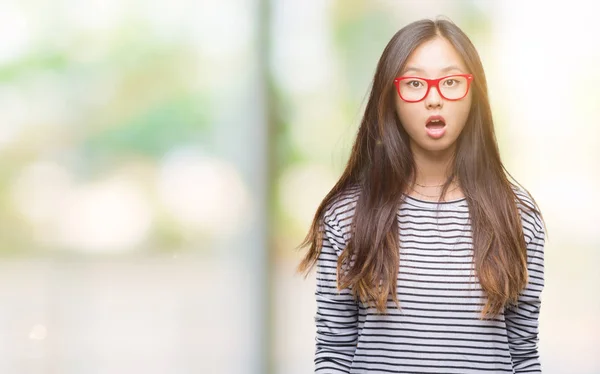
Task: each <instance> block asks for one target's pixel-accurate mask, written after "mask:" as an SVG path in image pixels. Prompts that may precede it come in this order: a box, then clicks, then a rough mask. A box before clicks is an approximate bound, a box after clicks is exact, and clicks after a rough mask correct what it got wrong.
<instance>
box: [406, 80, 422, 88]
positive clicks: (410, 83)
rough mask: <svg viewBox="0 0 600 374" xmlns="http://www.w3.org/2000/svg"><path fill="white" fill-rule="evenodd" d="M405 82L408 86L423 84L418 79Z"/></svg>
mask: <svg viewBox="0 0 600 374" xmlns="http://www.w3.org/2000/svg"><path fill="white" fill-rule="evenodd" d="M406 84H407V85H408V86H409V87H410V88H419V87H421V86H422V85H423V82H420V81H408V82H406Z"/></svg>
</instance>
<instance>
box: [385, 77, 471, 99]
mask: <svg viewBox="0 0 600 374" xmlns="http://www.w3.org/2000/svg"><path fill="white" fill-rule="evenodd" d="M472 81H473V74H454V75H447V76H445V77H441V78H437V79H426V78H421V77H398V78H396V79H394V85H395V86H396V90H397V91H398V95H400V98H401V99H402V100H404V101H406V102H407V103H416V102H419V101H421V100H423V99H425V98H426V97H427V95H428V94H429V90H431V87H435V88H437V90H438V92H439V93H440V96H441V97H443V98H444V99H446V100H450V101H456V100H460V99H462V98H463V97H465V96H467V93H468V92H469V87H471V82H472Z"/></svg>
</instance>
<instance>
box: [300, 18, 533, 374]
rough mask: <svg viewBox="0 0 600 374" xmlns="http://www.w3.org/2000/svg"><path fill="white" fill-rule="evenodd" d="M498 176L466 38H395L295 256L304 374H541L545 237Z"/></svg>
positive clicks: (431, 31) (426, 29) (407, 32)
mask: <svg viewBox="0 0 600 374" xmlns="http://www.w3.org/2000/svg"><path fill="white" fill-rule="evenodd" d="M507 175H508V176H510V174H509V173H508V172H507V171H506V169H505V168H504V166H503V164H502V162H501V160H500V154H499V151H498V146H497V143H496V138H495V135H494V126H493V121H492V115H491V110H490V104H489V101H488V95H487V83H486V78H485V74H484V71H483V67H482V64H481V60H480V58H479V56H478V53H477V51H476V50H475V47H474V46H473V44H472V43H471V41H470V40H469V38H468V37H467V36H466V35H465V34H464V33H463V32H462V31H461V30H460V29H459V28H458V27H457V26H456V25H454V24H453V23H451V22H450V21H446V20H436V21H431V20H422V21H417V22H414V23H412V24H409V25H408V26H406V27H404V28H403V29H401V30H400V31H398V32H397V33H396V34H395V35H394V36H393V37H392V39H391V40H390V42H389V43H388V45H387V46H386V48H385V50H384V51H383V54H382V56H381V58H380V60H379V63H378V66H377V70H376V73H375V77H374V79H373V85H372V90H371V93H370V96H369V101H368V103H367V106H366V109H365V113H364V116H363V119H362V121H361V125H360V128H359V130H358V135H357V138H356V142H355V144H354V146H353V149H352V154H351V156H350V159H349V162H348V164H347V166H346V169H345V171H344V173H343V175H342V176H341V178H340V180H339V181H338V182H337V184H336V185H335V186H334V187H333V189H332V190H331V192H330V193H329V194H328V195H327V196H326V197H325V198H324V200H323V202H322V203H321V205H320V206H319V208H318V209H317V212H316V214H315V219H314V221H313V224H312V226H311V230H310V232H309V234H308V236H307V237H306V239H305V241H304V242H303V244H302V246H309V251H308V253H307V254H306V257H305V258H304V259H303V261H302V263H301V264H300V266H299V268H298V269H299V271H302V272H308V271H310V269H311V268H312V267H313V266H314V265H315V264H316V265H317V274H316V279H317V286H316V301H317V312H316V316H315V322H316V327H317V337H316V355H315V372H316V373H461V374H465V373H481V372H493V373H500V372H502V373H513V372H514V373H522V372H527V373H540V372H541V366H540V362H539V358H538V350H537V342H538V316H539V311H540V294H541V291H542V288H543V284H544V277H543V275H544V272H543V270H544V262H543V261H544V257H543V249H544V241H545V229H544V225H543V219H542V215H541V212H540V210H539V209H538V207H537V204H536V203H535V200H534V199H533V197H532V196H531V195H530V194H529V193H528V192H527V191H526V190H525V189H524V188H522V187H519V186H518V185H517V184H516V182H515V183H513V182H510V181H509V179H508V177H507ZM511 178H512V177H511Z"/></svg>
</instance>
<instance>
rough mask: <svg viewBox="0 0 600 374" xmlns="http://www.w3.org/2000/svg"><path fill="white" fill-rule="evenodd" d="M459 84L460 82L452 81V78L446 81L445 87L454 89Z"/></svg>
mask: <svg viewBox="0 0 600 374" xmlns="http://www.w3.org/2000/svg"><path fill="white" fill-rule="evenodd" d="M458 83H459V82H458V81H457V80H456V79H452V78H450V79H446V80H445V81H444V85H445V86H447V87H453V86H456V85H457V84H458Z"/></svg>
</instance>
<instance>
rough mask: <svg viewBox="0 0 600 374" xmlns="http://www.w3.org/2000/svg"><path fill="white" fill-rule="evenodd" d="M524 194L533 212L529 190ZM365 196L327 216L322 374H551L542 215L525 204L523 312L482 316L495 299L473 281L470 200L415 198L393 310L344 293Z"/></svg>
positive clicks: (405, 214)
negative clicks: (340, 286)
mask: <svg viewBox="0 0 600 374" xmlns="http://www.w3.org/2000/svg"><path fill="white" fill-rule="evenodd" d="M517 194H518V195H519V197H521V198H522V199H523V200H524V201H525V202H526V203H527V204H528V205H529V206H533V202H532V200H531V199H530V198H529V195H527V194H526V193H525V192H524V191H523V190H521V189H519V190H517ZM357 200H358V192H357V190H354V191H350V192H348V193H346V194H345V195H343V197H340V198H338V199H337V200H336V201H335V202H334V203H333V204H331V205H330V207H329V209H328V210H327V211H326V212H325V215H324V220H323V221H324V223H323V225H322V226H321V227H322V229H324V231H325V235H324V239H323V247H322V250H321V253H320V255H319V258H318V260H317V274H316V280H317V283H316V291H315V297H316V304H317V311H316V315H315V323H316V330H317V331H316V352H315V373H354V374H362V373H369V374H374V373H436V374H441V373H461V374H467V373H541V366H540V362H539V357H538V349H537V343H538V316H539V311H540V294H541V291H542V289H543V285H544V241H545V232H544V228H543V225H542V221H541V217H539V216H538V215H537V214H535V215H534V214H532V213H529V212H526V211H525V210H523V209H522V208H523V207H522V205H520V204H518V206H519V211H520V214H521V218H522V224H523V231H524V235H525V241H526V243H527V264H528V266H527V267H528V272H529V281H528V284H527V286H526V288H525V289H524V290H523V291H522V292H521V295H520V297H519V303H518V307H507V308H505V309H504V310H503V312H502V313H501V314H500V315H499V316H498V317H496V318H495V319H492V320H489V319H488V320H480V319H479V318H478V317H479V313H480V310H481V308H482V306H483V304H484V301H485V297H484V294H483V292H482V290H481V287H480V285H479V283H478V281H477V277H476V276H473V274H474V270H473V267H472V260H473V245H472V236H471V226H470V220H469V212H468V206H467V201H466V199H465V198H462V199H458V200H454V201H449V202H443V203H441V205H438V203H437V202H431V201H424V200H420V199H416V198H414V197H411V196H407V197H406V199H405V201H404V202H403V203H402V205H401V207H400V209H399V212H398V215H397V219H398V225H399V228H400V268H399V273H398V284H397V290H398V299H399V301H400V307H401V309H398V308H397V307H396V305H395V304H394V303H393V302H392V301H391V299H390V298H388V304H387V305H388V311H387V314H384V315H382V314H378V313H377V312H376V310H375V309H374V308H373V307H367V305H366V304H363V303H357V302H356V301H354V300H353V298H352V296H351V294H350V292H349V290H348V289H344V290H341V291H338V290H337V283H336V272H337V269H336V263H337V259H338V256H339V255H340V253H341V251H343V250H344V248H345V245H346V243H347V242H348V239H349V235H350V223H351V219H352V215H353V212H354V207H355V205H356V202H357Z"/></svg>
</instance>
